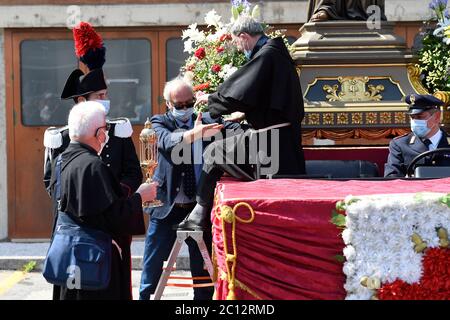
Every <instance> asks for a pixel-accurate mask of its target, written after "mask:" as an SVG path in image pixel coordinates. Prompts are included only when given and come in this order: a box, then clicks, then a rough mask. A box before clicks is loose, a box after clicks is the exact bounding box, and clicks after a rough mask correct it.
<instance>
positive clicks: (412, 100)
mask: <svg viewBox="0 0 450 320" xmlns="http://www.w3.org/2000/svg"><path fill="white" fill-rule="evenodd" d="M405 101H406V103H407V104H409V109H408V114H409V116H410V120H411V131H412V132H411V133H410V134H406V135H403V136H401V137H397V138H395V139H393V140H392V141H391V142H390V144H389V157H388V161H387V163H386V165H385V169H384V176H385V177H405V175H406V170H407V168H408V165H409V164H410V163H411V162H412V160H413V159H414V158H415V157H416V156H418V155H419V154H421V153H424V152H426V151H429V150H435V149H437V148H448V147H449V143H450V137H448V135H447V133H446V132H445V131H444V130H442V129H441V128H440V119H441V111H440V107H441V106H443V105H444V102H443V101H441V100H439V99H438V98H435V97H434V96H432V95H418V94H411V95H409V96H407V97H406V99H405ZM424 162H425V164H426V165H436V166H442V165H443V166H449V165H450V158H448V157H446V156H445V155H437V156H435V157H433V159H425V161H424Z"/></svg>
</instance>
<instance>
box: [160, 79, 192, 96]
mask: <svg viewBox="0 0 450 320" xmlns="http://www.w3.org/2000/svg"><path fill="white" fill-rule="evenodd" d="M180 87H187V88H189V89H190V90H191V91H192V95H194V90H193V88H192V85H191V84H190V83H189V82H187V81H186V80H184V79H183V78H181V77H177V78H174V79H172V80H170V81H168V82H166V85H165V86H164V93H163V96H164V99H165V100H166V101H171V100H170V96H171V94H172V93H173V92H174V91H175V90H176V89H178V88H180Z"/></svg>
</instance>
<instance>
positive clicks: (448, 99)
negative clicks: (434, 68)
mask: <svg viewBox="0 0 450 320" xmlns="http://www.w3.org/2000/svg"><path fill="white" fill-rule="evenodd" d="M433 96H435V97H436V98H438V99H440V100H442V101H444V102H445V105H446V106H448V104H449V103H450V92H445V91H436V92H435V93H434V94H433Z"/></svg>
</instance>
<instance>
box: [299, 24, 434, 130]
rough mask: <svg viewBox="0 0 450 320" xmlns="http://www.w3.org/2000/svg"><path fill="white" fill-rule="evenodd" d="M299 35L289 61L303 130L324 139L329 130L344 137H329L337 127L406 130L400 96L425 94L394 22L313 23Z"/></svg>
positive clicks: (306, 25)
mask: <svg viewBox="0 0 450 320" xmlns="http://www.w3.org/2000/svg"><path fill="white" fill-rule="evenodd" d="M300 33H301V36H300V38H299V39H298V40H297V41H296V42H295V43H294V47H295V52H294V53H293V59H294V61H295V62H296V64H297V68H298V71H299V74H300V82H301V86H302V90H303V94H304V98H305V111H306V115H305V119H304V122H303V128H304V129H305V130H306V132H308V134H309V135H310V136H311V131H314V132H316V133H317V134H315V137H319V136H320V137H322V138H323V137H324V134H323V133H324V132H326V131H327V130H328V131H329V132H330V137H326V135H325V137H326V138H335V137H339V136H343V135H341V134H339V135H333V132H336V130H337V131H339V133H341V132H342V131H347V132H352V131H353V133H354V137H355V138H359V137H361V135H364V134H365V135H366V136H368V137H372V138H373V139H380V138H386V137H392V136H397V135H401V134H404V133H406V132H408V131H409V118H408V116H407V114H406V110H407V104H406V103H405V102H404V98H405V96H406V95H409V94H412V93H419V94H427V93H428V92H427V91H426V89H425V88H423V86H422V84H421V81H420V79H419V76H420V72H419V70H418V69H417V68H416V67H415V62H414V59H413V55H412V53H411V52H410V50H408V48H407V46H406V42H405V40H404V39H403V38H401V37H399V36H397V35H395V34H394V23H392V22H382V23H381V25H380V28H379V29H369V28H368V26H367V24H366V22H365V21H362V22H359V21H327V22H315V23H306V24H305V25H304V26H303V27H302V28H301V29H300ZM324 130H325V131H324ZM319 132H320V134H319ZM369 133H370V134H369ZM344 136H345V137H346V138H348V137H349V134H346V135H344Z"/></svg>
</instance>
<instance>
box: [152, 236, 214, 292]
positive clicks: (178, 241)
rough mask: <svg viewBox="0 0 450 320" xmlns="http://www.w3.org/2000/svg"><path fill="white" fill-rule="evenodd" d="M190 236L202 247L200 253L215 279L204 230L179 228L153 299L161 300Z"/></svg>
mask: <svg viewBox="0 0 450 320" xmlns="http://www.w3.org/2000/svg"><path fill="white" fill-rule="evenodd" d="M189 237H191V238H192V239H194V240H195V242H197V245H198V248H199V249H200V253H201V254H202V257H203V261H204V263H205V266H206V270H207V271H208V273H209V276H210V277H211V279H212V280H213V281H214V277H213V275H214V269H213V266H212V263H211V258H210V257H209V252H208V248H207V247H206V244H205V241H204V240H203V231H193V230H178V231H177V238H176V239H175V243H174V244H173V247H172V251H171V252H170V255H169V259H168V260H167V266H166V268H165V269H164V270H163V272H162V274H161V277H160V278H159V281H158V285H157V286H156V290H155V293H154V294H153V300H161V297H162V295H163V292H164V289H165V287H166V284H167V281H168V280H169V277H170V274H171V272H172V270H173V266H174V265H175V262H176V260H177V257H178V254H179V253H180V249H181V246H182V245H183V242H184V241H185V240H186V239H187V238H189Z"/></svg>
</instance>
